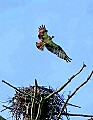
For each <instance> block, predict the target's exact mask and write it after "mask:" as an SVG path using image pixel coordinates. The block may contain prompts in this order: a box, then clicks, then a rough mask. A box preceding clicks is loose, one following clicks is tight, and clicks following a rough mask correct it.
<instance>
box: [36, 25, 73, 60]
mask: <svg viewBox="0 0 93 120" xmlns="http://www.w3.org/2000/svg"><path fill="white" fill-rule="evenodd" d="M38 32H39V35H38V38H39V39H40V40H41V42H36V47H37V48H38V49H39V50H41V51H44V46H45V47H46V48H47V49H48V50H49V51H50V52H52V53H54V54H56V55H57V56H58V57H59V58H62V59H64V60H66V62H71V60H72V59H71V58H70V57H68V55H67V54H66V53H65V51H64V50H63V49H62V48H61V47H60V46H59V45H57V44H55V43H54V42H53V40H52V39H53V38H54V36H49V35H48V30H46V27H45V25H42V26H40V27H39V31H38Z"/></svg>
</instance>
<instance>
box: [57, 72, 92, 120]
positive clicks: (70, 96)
mask: <svg viewBox="0 0 93 120" xmlns="http://www.w3.org/2000/svg"><path fill="white" fill-rule="evenodd" d="M92 74H93V71H92V72H91V73H90V75H89V76H88V78H87V80H86V81H84V82H83V83H82V84H81V85H80V86H79V87H77V88H76V90H75V91H74V92H73V93H72V94H71V95H69V96H68V98H67V100H66V102H65V103H64V104H63V106H62V109H61V111H60V112H59V114H58V116H57V118H56V120H59V118H60V116H61V115H62V113H63V111H64V109H65V107H66V105H67V103H68V101H69V100H70V99H71V98H72V97H73V96H74V95H75V94H76V92H77V91H78V90H79V89H80V88H81V87H83V86H84V85H85V84H86V83H87V82H88V81H89V80H90V78H91V76H92Z"/></svg>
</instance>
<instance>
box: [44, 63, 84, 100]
mask: <svg viewBox="0 0 93 120" xmlns="http://www.w3.org/2000/svg"><path fill="white" fill-rule="evenodd" d="M84 67H86V65H85V64H84V63H83V66H82V68H81V69H80V70H79V71H78V72H77V73H76V74H74V75H73V76H72V77H71V78H69V79H68V81H67V82H66V83H65V84H64V85H63V86H62V87H61V88H60V89H59V90H57V91H55V92H53V93H51V94H50V95H48V96H47V97H46V98H45V100H46V99H49V98H50V97H51V96H52V95H54V94H57V93H58V92H60V91H61V90H63V89H64V88H65V87H66V86H67V85H68V84H69V83H70V82H71V81H72V79H73V78H75V77H76V76H77V75H78V74H80V73H81V72H82V71H83V69H84Z"/></svg>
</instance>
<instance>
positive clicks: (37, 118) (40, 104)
mask: <svg viewBox="0 0 93 120" xmlns="http://www.w3.org/2000/svg"><path fill="white" fill-rule="evenodd" d="M42 100H43V97H42V96H41V99H40V102H39V106H38V112H37V116H36V118H35V120H39V116H40V114H41V106H42Z"/></svg>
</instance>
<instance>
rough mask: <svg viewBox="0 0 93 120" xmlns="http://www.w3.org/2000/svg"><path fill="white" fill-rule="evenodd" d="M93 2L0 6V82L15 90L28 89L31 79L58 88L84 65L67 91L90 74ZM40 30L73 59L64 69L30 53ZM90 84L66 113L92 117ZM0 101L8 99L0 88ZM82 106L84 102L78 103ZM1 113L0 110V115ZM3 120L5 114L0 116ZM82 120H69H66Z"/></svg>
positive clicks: (6, 2) (45, 55)
mask: <svg viewBox="0 0 93 120" xmlns="http://www.w3.org/2000/svg"><path fill="white" fill-rule="evenodd" d="M92 6H93V1H92V0H90V1H89V0H78V1H77V0H65V1H63V0H59V1H58V0H51V1H50V0H44V1H42V0H39V1H37V0H20V1H19V0H13V1H11V0H0V58H1V59H0V79H1V80H2V79H5V80H7V81H8V82H10V83H12V84H13V85H15V86H29V84H33V83H34V82H33V81H34V79H35V78H36V79H37V80H38V83H39V84H40V85H45V86H49V85H51V86H52V87H53V88H55V89H56V88H57V87H60V86H61V85H62V84H63V83H64V82H65V81H66V80H67V79H68V78H69V77H70V76H71V75H73V73H75V72H77V70H78V69H79V68H80V66H81V65H82V62H85V63H86V65H87V69H86V70H84V71H83V72H82V75H81V76H78V77H77V78H76V79H75V81H74V82H73V83H72V84H71V85H70V86H68V87H67V88H66V89H65V91H66V95H67V94H68V93H69V91H73V90H74V88H75V87H76V86H78V85H79V84H80V83H81V82H83V81H84V80H85V78H86V77H87V76H88V75H89V73H90V71H91V70H92V69H93V67H92V66H93V60H92V59H93V55H92V53H93V49H92V46H93V40H92V38H93V7H92ZM41 24H45V25H46V27H47V28H48V29H49V34H50V35H54V36H55V38H54V41H55V42H56V43H58V44H60V45H61V46H62V47H63V49H64V50H65V51H66V52H67V53H68V55H69V56H71V57H72V58H73V61H72V63H70V64H67V63H66V62H64V61H63V60H61V59H59V58H57V57H56V56H55V55H53V54H51V53H49V52H48V51H47V50H45V52H40V51H38V50H37V48H36V47H35V42H36V41H38V38H37V34H38V33H37V31H38V27H39V25H41ZM92 83H93V81H92V80H91V81H90V82H89V83H88V84H87V85H86V86H85V87H83V88H82V89H81V91H80V92H78V94H76V96H74V98H73V99H71V101H70V102H71V103H75V104H77V105H80V106H81V107H82V108H81V109H78V110H77V109H76V108H73V107H70V108H69V110H70V111H71V112H75V113H76V112H77V111H78V113H84V114H93V107H92V104H93V100H92V98H93V95H92V91H93V90H92V88H93V84H92ZM0 91H2V92H0V101H6V99H7V98H8V96H13V95H14V91H12V90H11V88H9V87H6V86H4V85H3V84H2V83H1V82H0ZM83 100H84V101H83ZM1 109H3V108H2V105H1V104H0V110H1ZM2 116H3V117H4V118H7V117H8V116H9V113H8V112H7V111H6V112H3V113H2ZM74 119H75V120H83V119H85V118H71V120H74Z"/></svg>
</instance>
